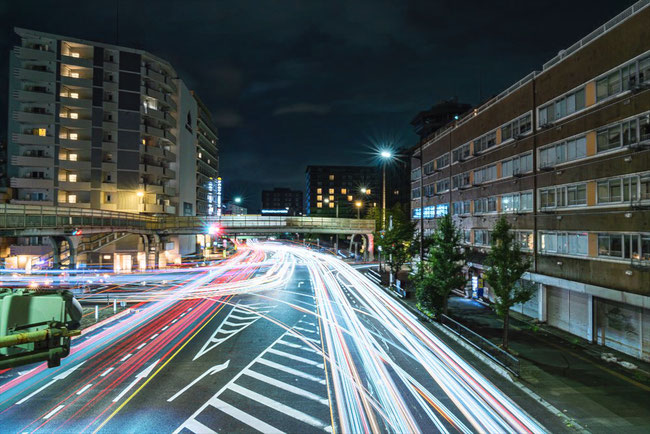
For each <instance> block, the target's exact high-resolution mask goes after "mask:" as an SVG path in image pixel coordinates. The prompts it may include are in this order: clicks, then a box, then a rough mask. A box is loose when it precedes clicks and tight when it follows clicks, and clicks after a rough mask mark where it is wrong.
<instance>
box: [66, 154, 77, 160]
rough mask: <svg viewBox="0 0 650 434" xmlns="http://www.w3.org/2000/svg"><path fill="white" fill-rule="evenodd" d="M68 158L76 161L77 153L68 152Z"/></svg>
mask: <svg viewBox="0 0 650 434" xmlns="http://www.w3.org/2000/svg"><path fill="white" fill-rule="evenodd" d="M68 160H70V161H77V154H70V155H68Z"/></svg>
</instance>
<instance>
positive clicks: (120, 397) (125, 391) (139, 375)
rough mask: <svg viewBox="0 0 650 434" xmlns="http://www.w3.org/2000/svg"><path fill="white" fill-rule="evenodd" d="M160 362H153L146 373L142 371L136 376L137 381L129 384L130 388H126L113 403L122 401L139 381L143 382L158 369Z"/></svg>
mask: <svg viewBox="0 0 650 434" xmlns="http://www.w3.org/2000/svg"><path fill="white" fill-rule="evenodd" d="M158 362H160V359H158V360H156V361H155V362H153V363H152V364H151V365H149V367H148V368H147V369H145V370H144V371H142V372H140V373H139V374H138V375H136V376H135V380H133V381H132V382H131V384H129V385H128V386H126V389H124V390H123V391H121V392H120V394H119V395H117V396H116V397H115V399H113V402H117V401H119V400H120V399H122V397H123V396H124V395H126V393H127V392H128V391H129V390H131V389H132V388H133V386H135V385H136V384H137V383H138V381H140V380H142V379H143V378H146V377H147V376H148V375H149V374H151V371H153V368H155V367H156V365H157V364H158Z"/></svg>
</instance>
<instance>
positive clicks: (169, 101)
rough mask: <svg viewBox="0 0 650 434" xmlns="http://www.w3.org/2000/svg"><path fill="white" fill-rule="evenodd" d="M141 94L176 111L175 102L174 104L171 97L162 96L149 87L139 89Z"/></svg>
mask: <svg viewBox="0 0 650 434" xmlns="http://www.w3.org/2000/svg"><path fill="white" fill-rule="evenodd" d="M141 93H144V94H145V95H148V96H150V97H152V98H156V99H157V100H158V101H161V102H163V103H165V104H167V105H168V106H171V107H172V108H173V109H176V102H174V100H173V99H172V97H171V95H167V94H164V93H162V92H159V91H157V90H154V89H152V88H150V87H144V88H141Z"/></svg>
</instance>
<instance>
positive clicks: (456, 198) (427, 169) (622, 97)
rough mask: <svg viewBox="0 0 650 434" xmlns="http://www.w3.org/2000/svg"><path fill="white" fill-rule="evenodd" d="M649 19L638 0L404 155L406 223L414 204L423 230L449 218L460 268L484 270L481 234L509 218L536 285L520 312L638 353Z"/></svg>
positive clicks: (647, 232) (649, 163)
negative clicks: (459, 246) (459, 237)
mask: <svg viewBox="0 0 650 434" xmlns="http://www.w3.org/2000/svg"><path fill="white" fill-rule="evenodd" d="M648 23H650V7H648V2H647V1H644V2H639V3H637V4H636V5H634V6H633V7H631V8H629V9H628V10H626V11H624V12H623V13H622V14H621V15H619V16H617V17H615V18H613V19H612V20H611V21H609V22H608V23H607V24H605V25H604V26H602V27H599V28H598V29H597V30H595V31H594V32H593V33H591V34H590V35H588V36H587V37H585V38H584V39H582V40H581V41H579V42H577V43H576V44H574V45H572V46H571V47H570V48H568V49H566V50H562V51H561V52H560V53H559V54H558V56H556V57H555V58H553V59H551V60H550V61H549V62H547V63H546V64H544V67H543V69H542V71H540V72H533V73H531V74H529V75H528V76H527V77H525V78H524V79H522V80H521V81H519V82H517V83H515V84H513V85H512V86H511V87H510V88H508V89H507V90H505V91H504V92H502V93H501V94H499V95H498V96H497V97H495V98H493V99H492V100H490V101H488V102H486V103H485V104H483V105H481V106H480V107H477V108H476V109H474V110H473V111H470V113H469V114H468V115H467V116H464V117H461V118H460V119H459V120H457V121H455V122H452V123H450V124H448V125H447V126H446V127H444V128H442V129H440V130H438V131H436V132H434V133H432V134H431V135H429V136H428V137H426V138H424V139H423V143H422V148H423V154H424V158H423V162H422V166H421V167H422V170H421V169H420V161H419V159H417V158H413V159H412V165H413V171H412V207H413V217H414V219H416V220H418V219H419V217H420V215H421V214H420V213H421V212H423V215H424V218H425V222H424V223H425V231H426V232H430V231H431V230H432V229H433V228H434V227H435V219H436V218H438V217H440V216H442V215H444V214H445V213H448V212H451V213H453V217H454V220H455V222H456V224H457V225H458V226H459V227H460V228H461V230H462V233H463V235H464V242H465V244H466V245H467V247H468V248H469V249H470V251H471V263H470V269H469V273H470V274H472V275H474V276H477V277H480V276H481V275H482V271H483V269H484V266H483V261H484V259H485V254H486V252H487V250H488V249H489V245H490V236H491V229H492V227H493V224H494V222H495V220H496V219H497V218H498V217H499V216H501V215H506V216H507V218H508V220H509V221H510V223H511V224H512V225H513V226H514V228H515V231H516V233H517V237H518V240H519V242H520V243H521V246H522V248H523V249H524V250H525V251H527V252H528V253H529V254H530V255H531V256H532V258H533V266H532V269H531V272H530V273H528V274H527V275H526V279H529V280H531V281H532V282H534V284H535V285H537V292H536V294H535V296H534V297H533V299H532V300H531V301H530V302H528V303H526V304H525V305H523V306H518V307H517V308H516V310H518V311H520V312H523V313H524V314H526V315H529V316H531V317H535V318H538V319H539V320H541V321H546V322H548V324H550V325H552V326H555V327H558V328H560V329H562V330H565V331H568V332H570V333H573V334H575V335H577V336H580V337H583V338H585V339H588V340H590V341H593V342H597V343H599V344H602V345H606V346H609V347H611V348H615V349H618V350H621V351H624V352H626V353H629V354H632V355H635V356H638V357H642V358H644V359H650V272H649V270H650V228H649V227H648V222H650V26H648ZM418 154H419V147H417V148H415V150H414V155H416V156H417V155H418ZM421 184H422V185H423V188H421ZM421 195H424V197H423V198H422V200H423V202H424V210H423V211H422V210H421V208H420V200H421ZM488 296H489V297H492V296H493V295H492V294H490V293H489V292H488Z"/></svg>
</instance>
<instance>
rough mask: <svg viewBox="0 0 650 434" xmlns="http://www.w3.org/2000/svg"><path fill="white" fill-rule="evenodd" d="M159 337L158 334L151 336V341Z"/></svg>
mask: <svg viewBox="0 0 650 434" xmlns="http://www.w3.org/2000/svg"><path fill="white" fill-rule="evenodd" d="M157 337H158V333H156V334H155V335H153V336H151V337H150V338H149V339H156V338H157Z"/></svg>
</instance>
